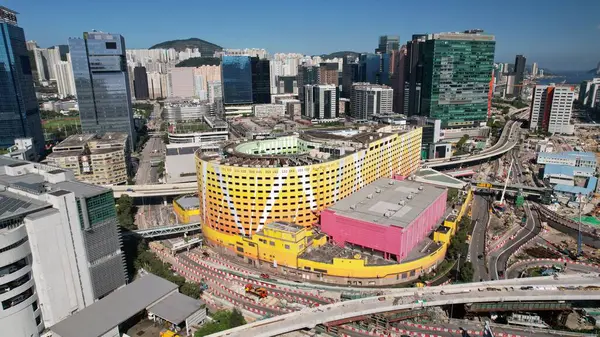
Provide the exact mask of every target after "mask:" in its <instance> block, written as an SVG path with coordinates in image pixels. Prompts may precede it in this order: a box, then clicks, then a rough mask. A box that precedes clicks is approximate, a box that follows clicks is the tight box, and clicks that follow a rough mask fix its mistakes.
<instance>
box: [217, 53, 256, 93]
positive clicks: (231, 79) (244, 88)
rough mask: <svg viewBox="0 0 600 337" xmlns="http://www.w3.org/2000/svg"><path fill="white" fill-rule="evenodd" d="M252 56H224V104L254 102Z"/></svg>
mask: <svg viewBox="0 0 600 337" xmlns="http://www.w3.org/2000/svg"><path fill="white" fill-rule="evenodd" d="M251 63H252V62H251V60H250V56H223V60H222V67H221V69H222V70H221V71H222V72H223V74H222V76H221V78H222V83H223V87H222V90H223V104H225V105H227V104H252V64H251Z"/></svg>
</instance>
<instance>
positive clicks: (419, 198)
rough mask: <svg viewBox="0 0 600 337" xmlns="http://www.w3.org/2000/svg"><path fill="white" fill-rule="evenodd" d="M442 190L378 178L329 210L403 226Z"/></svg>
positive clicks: (428, 204)
mask: <svg viewBox="0 0 600 337" xmlns="http://www.w3.org/2000/svg"><path fill="white" fill-rule="evenodd" d="M445 191H446V189H445V188H441V187H436V186H432V185H427V184H422V183H418V182H414V181H408V180H404V181H398V180H392V179H389V178H379V179H377V180H375V181H374V182H373V183H371V184H369V185H366V186H364V187H363V188H361V189H360V190H358V191H357V192H355V193H353V194H352V195H350V196H349V197H347V198H344V199H342V200H340V201H338V202H337V203H336V204H335V205H333V206H331V207H329V209H330V210H332V211H335V213H336V214H338V215H341V216H344V217H347V218H353V219H357V220H362V221H368V222H374V223H378V224H380V225H383V226H398V227H406V226H408V225H410V223H412V222H413V221H414V220H415V219H416V218H417V217H418V216H419V215H420V214H421V213H423V212H424V211H425V210H426V209H427V207H429V206H430V205H431V204H433V202H434V201H435V200H436V199H437V198H439V197H440V196H441V195H442V194H444V193H445Z"/></svg>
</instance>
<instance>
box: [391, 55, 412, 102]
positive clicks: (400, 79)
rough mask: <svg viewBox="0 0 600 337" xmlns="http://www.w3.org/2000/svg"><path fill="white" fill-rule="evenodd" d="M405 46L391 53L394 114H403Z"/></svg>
mask: <svg viewBox="0 0 600 337" xmlns="http://www.w3.org/2000/svg"><path fill="white" fill-rule="evenodd" d="M407 59H408V57H407V55H406V46H404V45H403V46H402V47H400V50H394V51H393V52H392V60H393V62H394V63H393V64H392V75H391V76H390V85H391V87H392V89H393V90H394V104H393V109H394V111H395V112H396V113H404V82H405V81H406V76H405V74H406V72H405V68H406V61H407Z"/></svg>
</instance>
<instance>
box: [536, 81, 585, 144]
mask: <svg viewBox="0 0 600 337" xmlns="http://www.w3.org/2000/svg"><path fill="white" fill-rule="evenodd" d="M574 98H575V87H572V86H570V85H558V86H549V85H536V86H535V88H534V89H533V98H532V100H531V109H530V115H529V129H531V130H543V131H546V132H549V133H564V134H573V131H574V126H573V125H572V124H571V123H570V121H571V112H572V110H573V99H574Z"/></svg>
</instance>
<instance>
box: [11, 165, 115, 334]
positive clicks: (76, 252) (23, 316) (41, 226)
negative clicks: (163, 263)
mask: <svg viewBox="0 0 600 337" xmlns="http://www.w3.org/2000/svg"><path fill="white" fill-rule="evenodd" d="M0 186H2V189H1V190H0V201H1V202H0V228H2V231H1V232H0V240H1V242H2V247H3V249H2V250H0V261H1V262H0V270H1V271H2V277H0V279H1V280H0V286H1V287H2V289H3V291H2V296H3V299H2V306H1V307H0V330H1V331H2V334H3V335H5V336H28V337H30V336H34V337H37V336H39V335H40V333H41V332H42V331H43V330H44V328H47V327H50V326H52V325H54V324H56V323H58V322H59V321H61V320H62V319H64V318H66V317H68V316H70V315H71V314H73V313H75V312H77V311H79V310H81V309H83V308H85V307H87V306H89V305H91V304H92V303H94V301H96V300H97V299H99V298H102V297H104V296H106V295H107V294H109V293H110V292H112V291H114V290H115V289H117V288H119V287H121V286H123V285H125V282H126V275H125V264H124V256H123V253H122V250H121V238H120V234H119V230H118V227H117V226H118V225H117V216H116V210H115V201H114V196H113V193H112V191H111V190H110V189H106V188H104V187H100V186H94V185H88V184H85V183H81V182H78V181H76V180H75V179H74V177H73V173H72V172H70V171H68V170H61V169H57V168H56V167H52V166H47V165H43V164H39V163H32V162H26V161H20V160H15V159H10V158H6V157H0Z"/></svg>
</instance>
